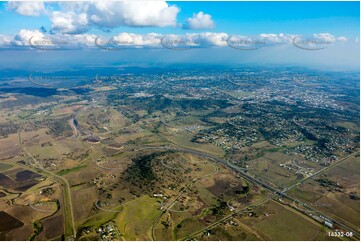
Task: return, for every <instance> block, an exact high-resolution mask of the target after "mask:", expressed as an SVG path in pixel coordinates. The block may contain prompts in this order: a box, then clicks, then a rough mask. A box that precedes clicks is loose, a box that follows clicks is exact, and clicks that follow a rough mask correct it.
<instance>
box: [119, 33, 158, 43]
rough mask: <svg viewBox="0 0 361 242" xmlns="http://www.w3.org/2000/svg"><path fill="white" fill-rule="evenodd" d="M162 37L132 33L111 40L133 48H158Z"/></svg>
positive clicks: (121, 34)
mask: <svg viewBox="0 0 361 242" xmlns="http://www.w3.org/2000/svg"><path fill="white" fill-rule="evenodd" d="M162 37H163V36H162V35H161V34H157V33H149V34H133V33H120V34H118V35H116V36H114V37H113V38H112V39H113V40H114V41H116V43H125V44H127V43H128V44H129V45H135V46H160V40H161V38H162Z"/></svg>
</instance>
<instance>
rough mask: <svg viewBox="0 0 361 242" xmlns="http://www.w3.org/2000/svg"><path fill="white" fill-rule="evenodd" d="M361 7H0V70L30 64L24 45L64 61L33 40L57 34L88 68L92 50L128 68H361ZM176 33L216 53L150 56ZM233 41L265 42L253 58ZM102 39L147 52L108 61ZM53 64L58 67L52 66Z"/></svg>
mask: <svg viewBox="0 0 361 242" xmlns="http://www.w3.org/2000/svg"><path fill="white" fill-rule="evenodd" d="M155 3H156V4H155ZM359 9H360V3H359V2H356V1H353V2H325V1H324V2H282V1H281V2H205V1H203V2H177V1H174V2H164V1H157V2H152V3H150V2H149V1H144V2H141V1H138V0H137V1H129V2H106V1H99V2H96V3H94V2H73V3H69V2H45V3H44V2H34V1H32V2H0V52H1V51H10V52H7V58H6V60H2V59H1V58H0V64H6V65H7V66H11V65H15V64H16V65H20V64H19V63H23V65H26V61H25V60H29V58H28V56H25V55H29V54H28V53H31V52H28V51H27V52H22V53H21V54H20V55H18V54H13V53H15V52H16V51H18V50H23V49H24V47H25V49H26V48H27V49H32V51H33V52H32V54H31V56H32V58H33V59H34V60H35V59H36V58H40V59H41V58H44V56H56V55H58V56H59V57H60V53H59V52H58V54H49V53H46V54H45V53H44V52H41V51H39V50H36V48H35V49H34V48H32V47H33V46H32V45H30V40H31V39H36V38H38V39H44V38H49V36H51V37H52V38H54V37H56V38H59V39H61V40H66V41H68V42H69V46H70V44H72V43H73V44H74V43H75V44H76V45H79V46H81V48H85V49H87V50H86V51H85V50H84V51H83V52H77V55H75V56H72V60H71V61H73V62H75V63H76V62H77V58H79V59H78V60H79V61H82V62H84V63H85V62H86V61H87V60H89V55H90V54H89V53H90V52H91V51H93V52H92V55H93V56H94V55H97V56H99V61H100V62H103V63H107V61H109V63H115V62H118V61H121V62H122V63H123V62H126V61H127V60H129V59H132V62H133V63H136V62H137V60H136V59H137V58H138V59H139V62H151V61H154V60H156V61H160V62H162V61H163V62H164V63H169V62H172V61H173V62H174V63H181V62H183V63H187V62H190V61H192V62H197V61H198V62H202V63H204V62H205V61H206V62H207V61H208V62H210V63H211V62H212V63H230V64H237V63H238V64H242V63H263V64H294V65H304V66H312V67H319V68H326V69H327V68H332V69H335V70H339V69H353V70H358V69H359V65H360V64H359V63H360V55H359V53H360V44H359V35H360V32H359V30H360V24H359V23H360V13H359ZM40 27H44V28H45V29H46V32H45V33H44V32H41V31H39V29H40ZM171 35H176V36H178V37H179V38H180V40H182V41H186V42H187V43H191V44H197V45H199V46H198V47H201V48H208V46H213V47H216V48H209V49H207V50H204V51H203V50H191V51H188V52H177V51H171V52H169V50H167V49H164V50H154V51H151V50H144V48H150V49H153V48H155V49H159V47H161V48H162V46H161V42H162V40H163V39H164V38H170V37H169V36H171ZM234 35H238V36H241V38H244V39H246V40H251V41H255V42H256V40H260V41H261V42H262V41H263V42H264V43H265V45H264V46H263V47H264V48H261V49H258V48H256V49H257V50H255V51H252V52H250V53H246V52H247V51H239V50H235V49H234V48H233V47H232V46H230V45H229V43H228V40H229V39H230V38H231V37H232V36H234ZM98 36H101V37H104V38H108V39H113V40H116V41H118V42H124V41H128V42H129V43H132V44H133V46H136V47H137V48H138V47H141V48H140V49H139V50H137V51H124V52H123V53H122V56H119V54H118V53H119V52H118V53H107V54H106V55H104V53H103V52H102V53H98V52H99V51H104V49H102V50H99V49H97V51H98V52H94V47H96V46H95V45H94V44H95V42H96V38H97V37H98ZM296 38H298V39H297V40H300V42H302V40H312V41H314V40H317V41H321V42H327V43H328V44H327V46H326V47H327V48H324V49H323V48H321V49H322V50H320V51H305V50H304V49H302V48H296V47H297V46H296V47H295V45H294V40H295V39H296ZM302 38H303V39H302ZM306 38H309V39H306ZM244 39H242V40H244ZM236 40H240V39H236ZM169 41H170V42H171V41H172V39H169ZM235 42H237V41H235ZM311 45H312V44H311ZM89 46H90V47H89ZM91 46H92V48H93V50H92V48H91ZM230 47H232V48H233V49H232V48H230ZM243 47H244V46H242V48H243ZM266 47H267V48H266ZM308 47H309V46H308ZM312 48H314V47H312ZM142 49H143V50H142ZM236 49H237V48H236ZM79 53H82V54H79ZM126 53H127V54H129V53H131V56H126V55H125V56H124V54H126ZM135 53H138V55H137V54H135ZM61 55H62V58H59V59H61V60H62V61H64V62H65V61H66V57H65V56H66V55H63V54H61ZM100 56H101V57H100ZM130 57H131V58H130ZM205 58H206V59H205ZM90 60H94V58H93V57H92V58H90ZM69 61H70V60H69ZM48 64H52V62H51V61H49V63H48ZM58 64H61V63H58Z"/></svg>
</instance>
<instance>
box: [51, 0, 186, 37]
mask: <svg viewBox="0 0 361 242" xmlns="http://www.w3.org/2000/svg"><path fill="white" fill-rule="evenodd" d="M60 6H61V8H62V10H60V11H56V12H53V13H52V14H51V17H50V20H51V21H52V26H53V28H54V30H56V31H59V32H61V33H75V34H79V33H85V32H86V31H88V29H89V28H90V27H91V26H96V27H99V28H101V29H109V28H116V27H119V26H134V27H150V26H155V27H164V26H176V22H177V21H176V19H177V14H178V12H179V11H180V10H179V9H178V8H177V7H176V6H169V5H168V4H167V3H166V2H165V1H159V0H158V1H122V2H107V1H101V2H100V1H97V2H81V3H65V2H64V3H61V4H60Z"/></svg>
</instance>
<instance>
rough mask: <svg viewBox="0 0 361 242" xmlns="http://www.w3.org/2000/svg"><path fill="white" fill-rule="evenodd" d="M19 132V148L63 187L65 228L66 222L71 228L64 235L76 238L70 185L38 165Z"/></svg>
mask: <svg viewBox="0 0 361 242" xmlns="http://www.w3.org/2000/svg"><path fill="white" fill-rule="evenodd" d="M18 134H19V140H18V141H19V145H20V147H21V149H22V150H23V151H24V152H25V153H26V154H27V155H28V156H29V157H30V158H31V159H32V160H33V162H34V164H32V165H33V166H34V167H35V168H37V169H39V170H41V171H43V172H44V173H46V174H48V175H49V176H52V177H54V178H55V179H58V180H59V181H60V182H61V184H62V185H63V187H64V190H63V193H64V196H63V197H64V201H63V203H64V217H65V229H66V228H67V223H71V224H70V227H71V228H72V231H71V234H69V233H66V234H65V235H66V236H67V239H69V240H73V239H75V238H76V229H75V226H74V225H75V223H74V216H73V204H72V200H71V190H70V185H69V182H68V181H67V180H66V179H65V178H63V177H61V176H58V175H56V174H55V173H53V172H50V171H48V170H45V169H44V168H43V167H41V166H40V165H39V161H38V160H37V159H36V158H35V157H34V156H33V154H31V153H30V152H29V151H28V150H27V149H26V148H25V146H24V145H23V143H22V140H21V133H20V131H19V132H18Z"/></svg>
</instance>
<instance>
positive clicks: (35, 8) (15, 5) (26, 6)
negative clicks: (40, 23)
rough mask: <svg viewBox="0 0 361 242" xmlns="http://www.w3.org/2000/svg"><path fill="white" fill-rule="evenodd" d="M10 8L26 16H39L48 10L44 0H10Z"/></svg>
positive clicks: (8, 5)
mask: <svg viewBox="0 0 361 242" xmlns="http://www.w3.org/2000/svg"><path fill="white" fill-rule="evenodd" d="M7 7H8V9H10V10H14V11H15V12H17V13H18V14H21V15H25V16H39V15H40V14H43V13H45V12H46V10H45V6H44V3H43V2H36V1H33V2H9V3H8V4H7Z"/></svg>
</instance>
